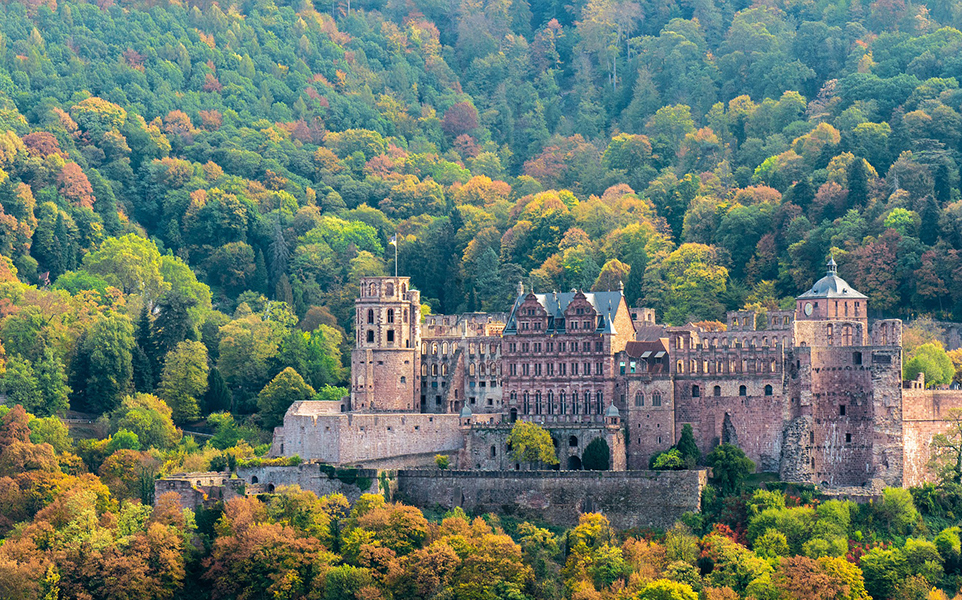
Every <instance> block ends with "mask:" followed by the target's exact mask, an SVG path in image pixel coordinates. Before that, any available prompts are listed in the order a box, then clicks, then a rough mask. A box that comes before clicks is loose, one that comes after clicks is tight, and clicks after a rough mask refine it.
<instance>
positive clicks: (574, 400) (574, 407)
mask: <svg viewBox="0 0 962 600" xmlns="http://www.w3.org/2000/svg"><path fill="white" fill-rule="evenodd" d="M579 408H580V406H579V404H578V392H571V414H573V415H576V414H578V413H579V412H581V411H580V410H578V409H579Z"/></svg>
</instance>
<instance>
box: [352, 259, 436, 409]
mask: <svg viewBox="0 0 962 600" xmlns="http://www.w3.org/2000/svg"><path fill="white" fill-rule="evenodd" d="M360 291H361V294H360V297H359V298H358V299H357V300H356V301H355V309H356V311H355V316H354V318H355V322H354V325H355V328H354V329H355V336H356V338H355V344H354V350H353V351H352V352H351V410H353V411H359V412H417V405H416V404H415V392H416V391H417V388H416V380H417V377H416V374H417V373H418V372H419V366H418V365H419V360H420V351H419V349H418V346H419V345H420V342H421V293H420V292H418V291H417V290H412V289H410V279H409V278H408V277H364V278H362V279H361V290H360Z"/></svg>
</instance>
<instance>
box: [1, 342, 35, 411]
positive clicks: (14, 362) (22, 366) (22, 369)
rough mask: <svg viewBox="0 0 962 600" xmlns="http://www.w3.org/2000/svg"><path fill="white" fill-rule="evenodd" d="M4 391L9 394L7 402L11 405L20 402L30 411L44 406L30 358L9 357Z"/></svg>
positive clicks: (4, 375) (4, 379)
mask: <svg viewBox="0 0 962 600" xmlns="http://www.w3.org/2000/svg"><path fill="white" fill-rule="evenodd" d="M3 392H4V394H6V395H7V402H9V403H10V404H11V405H15V404H19V405H20V406H23V408H24V409H25V410H27V411H28V412H31V413H32V412H34V411H36V410H37V409H39V408H42V407H41V406H40V402H41V397H40V393H39V391H38V389H37V377H36V375H34V372H33V366H32V365H31V364H30V361H29V360H24V359H23V358H20V356H17V355H15V356H11V357H10V358H8V359H7V364H6V372H5V373H4V374H3Z"/></svg>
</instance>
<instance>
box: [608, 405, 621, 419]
mask: <svg viewBox="0 0 962 600" xmlns="http://www.w3.org/2000/svg"><path fill="white" fill-rule="evenodd" d="M605 416H606V417H620V416H621V413H620V412H618V407H617V406H615V405H614V404H611V405H609V406H608V410H606V411H605Z"/></svg>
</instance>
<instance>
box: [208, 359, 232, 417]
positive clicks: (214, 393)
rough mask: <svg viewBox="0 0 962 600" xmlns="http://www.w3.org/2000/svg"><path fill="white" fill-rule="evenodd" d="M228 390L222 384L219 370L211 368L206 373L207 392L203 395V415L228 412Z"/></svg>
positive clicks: (229, 397)
mask: <svg viewBox="0 0 962 600" xmlns="http://www.w3.org/2000/svg"><path fill="white" fill-rule="evenodd" d="M230 405H231V396H230V390H229V389H227V384H226V383H224V378H223V377H222V376H221V374H220V369H218V368H217V367H211V369H210V371H209V372H208V373H207V392H205V393H204V406H203V411H204V413H205V414H210V413H214V412H221V411H225V410H230V408H231V406H230Z"/></svg>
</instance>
